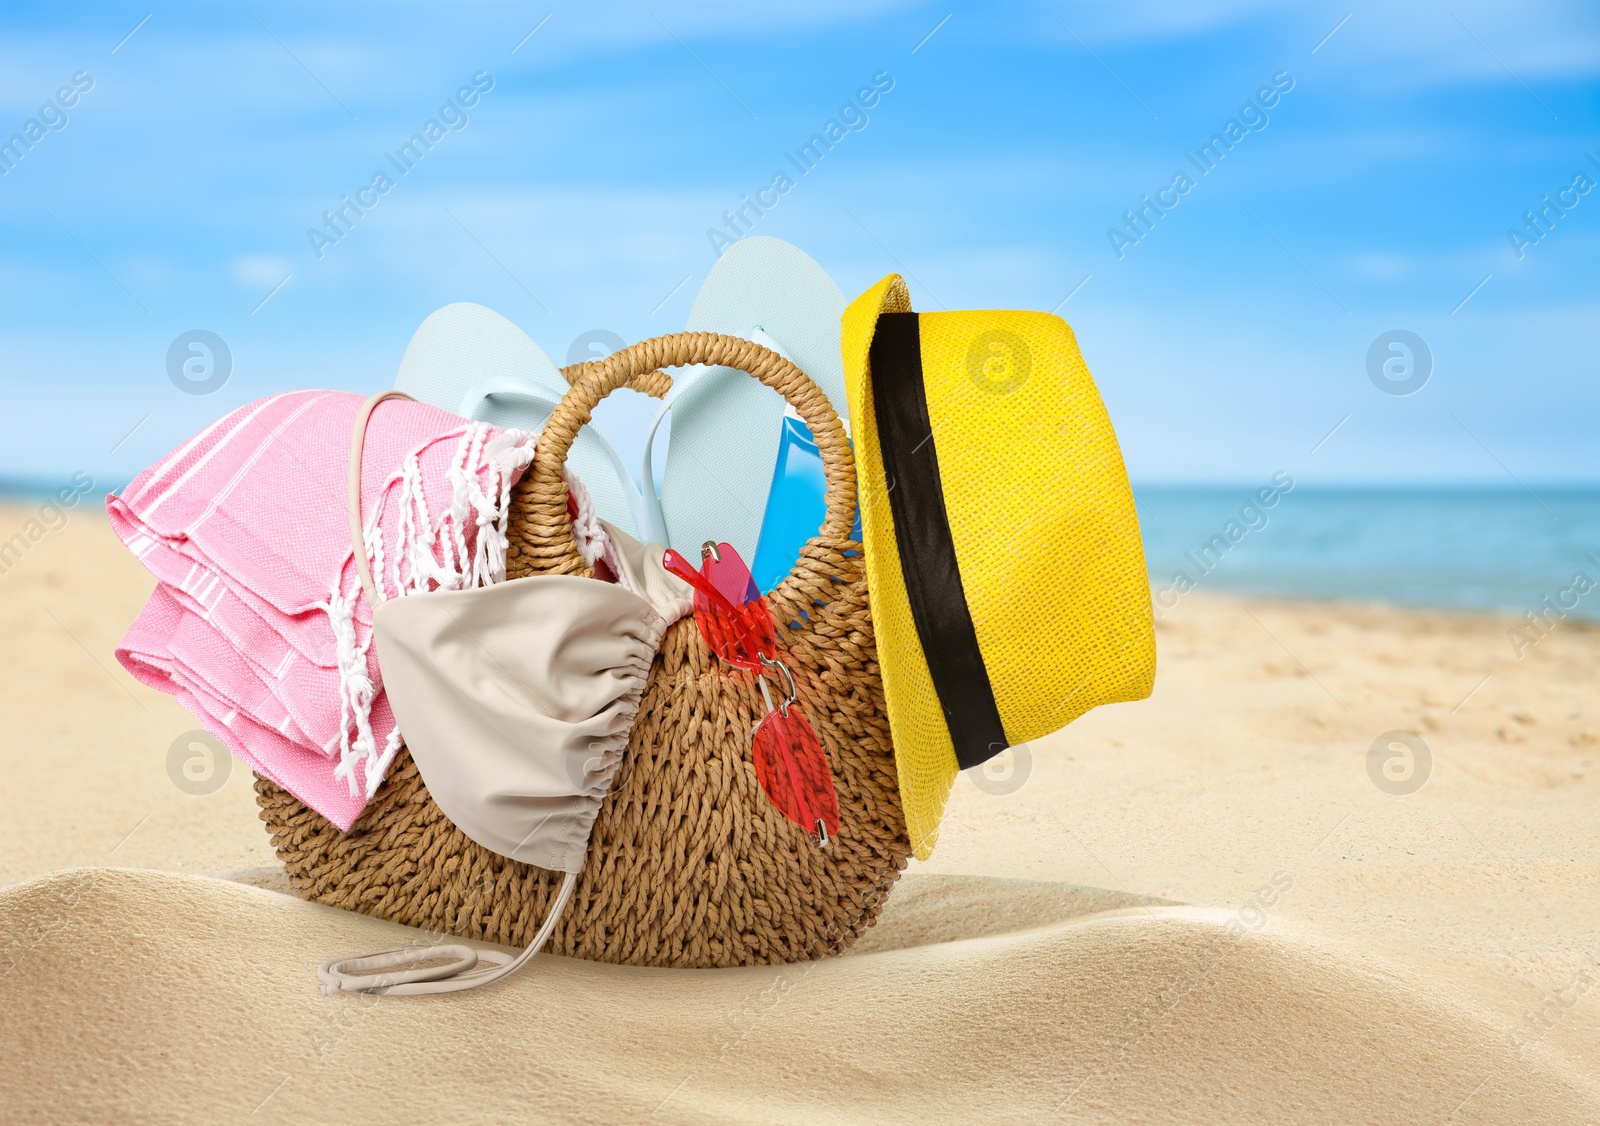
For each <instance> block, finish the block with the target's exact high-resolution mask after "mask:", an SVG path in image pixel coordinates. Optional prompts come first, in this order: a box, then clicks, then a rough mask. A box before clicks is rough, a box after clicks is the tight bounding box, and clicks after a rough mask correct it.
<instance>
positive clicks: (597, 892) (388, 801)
mask: <svg viewBox="0 0 1600 1126" xmlns="http://www.w3.org/2000/svg"><path fill="white" fill-rule="evenodd" d="M690 363H704V364H711V365H726V366H728V367H733V368H738V369H741V370H744V371H748V372H749V373H750V374H751V375H753V376H755V377H756V378H757V379H760V380H761V381H762V382H763V383H765V384H767V385H768V386H770V387H772V388H774V389H775V390H777V391H778V392H779V393H780V394H783V395H784V396H785V397H786V398H787V399H788V400H789V401H790V402H791V403H793V404H794V406H795V408H796V410H798V411H799V413H800V415H801V417H802V418H804V419H805V420H806V422H807V424H808V425H809V426H810V427H811V430H812V433H813V434H814V435H815V436H816V438H817V444H818V448H819V449H820V451H821V453H822V458H823V462H824V464H825V465H826V467H827V470H828V494H827V508H828V511H827V519H826V521H825V523H824V525H823V528H822V531H821V534H820V535H818V536H817V537H816V538H814V539H812V540H811V541H809V542H808V543H807V544H806V546H805V548H804V550H803V552H802V554H801V558H800V560H799V561H798V563H797V564H796V566H795V568H794V570H793V572H791V574H790V575H789V577H788V578H786V579H785V580H784V581H783V582H782V583H781V584H780V585H779V586H778V588H777V589H776V590H774V591H773V592H772V593H771V594H770V595H768V597H767V601H768V605H769V606H770V607H771V608H772V612H773V617H774V618H775V619H776V620H777V622H778V623H779V644H780V646H781V647H782V648H783V650H784V652H783V653H782V656H783V659H784V660H785V661H786V662H787V663H788V665H789V667H790V669H791V670H792V671H793V672H794V676H795V680H796V682H797V684H798V687H799V693H800V702H801V704H802V706H803V707H804V708H805V711H806V714H807V716H808V717H809V718H810V719H811V722H812V724H813V725H814V726H815V728H816V730H817V734H818V735H819V736H820V737H821V740H822V744H823V749H824V751H825V752H826V753H827V756H828V761H829V764H830V766H831V767H832V770H833V776H834V782H835V785H836V787H837V789H838V795H839V810H840V814H841V823H840V830H839V834H838V836H837V837H835V838H834V839H833V841H832V842H831V843H830V844H829V845H828V846H827V847H826V848H824V849H819V848H817V847H816V846H815V845H814V844H812V843H811V841H810V839H809V838H808V837H807V836H806V834H805V832H804V831H803V830H801V829H800V828H799V827H797V826H795V825H794V824H792V823H791V822H789V821H788V820H786V819H785V818H784V817H783V815H782V814H780V813H779V812H778V811H777V809H776V808H775V807H773V805H772V804H771V802H769V801H768V800H767V798H766V796H765V794H763V793H762V791H761V788H760V785H759V783H758V782H757V781H756V775H755V767H754V765H753V763H752V760H751V742H750V732H751V730H752V728H753V727H754V725H755V724H756V722H757V721H758V720H759V719H760V718H761V716H762V715H763V714H764V708H763V705H762V701H761V694H760V689H759V688H758V686H757V685H756V684H755V682H754V681H753V680H752V679H751V678H750V677H749V676H748V675H747V674H742V673H738V672H736V671H734V670H731V669H729V668H727V667H726V666H723V665H721V664H720V663H719V662H718V660H717V659H716V657H715V656H714V655H713V654H712V653H711V652H710V650H709V649H707V647H706V645H705V643H704V641H702V640H701V637H700V631H699V629H698V627H697V626H696V625H695V623H694V621H693V620H692V618H686V619H684V620H683V621H680V622H678V623H676V624H675V625H673V626H672V627H671V628H670V629H669V630H668V631H667V634H666V637H665V638H664V639H663V641H662V646H661V651H660V653H659V654H658V655H657V657H656V660H655V663H654V665H653V666H652V668H651V671H650V678H649V681H648V683H647V686H646V689H645V694H644V701H643V704H642V705H641V707H640V709H639V715H638V719H637V721H636V723H635V725H634V728H633V732H632V735H631V738H630V740H629V743H628V751H627V755H626V757H625V758H624V760H623V765H622V767H621V769H620V770H619V772H618V776H617V779H616V781H615V782H614V784H613V786H612V790H611V793H610V795H609V796H608V797H607V798H606V800H605V802H604V803H603V804H602V806H601V808H600V814H599V817H598V818H597V819H596V821H595V826H594V834H593V836H592V837H591V839H590V843H589V852H588V857H587V860H586V862H585V865H584V869H583V872H582V874H581V875H580V876H579V877H578V884H577V888H576V891H575V893H574V896H573V899H572V902H571V904H569V905H568V907H567V910H566V912H565V914H564V915H563V916H562V918H561V921H560V923H559V924H558V926H557V928H556V931H555V933H554V935H553V936H552V937H551V940H550V945H549V947H548V948H549V949H550V950H551V951H552V952H554V953H557V954H564V955H569V956H574V957H580V958H588V959H591V960H594V961H601V962H616V963H626V964H630V965H648V966H677V967H691V966H692V967H714V966H740V965H759V964H771V963H781V962H794V961H802V960H807V959H813V958H819V957H824V956H827V955H831V954H837V953H839V952H840V951H842V950H844V949H846V948H847V947H849V946H850V945H851V943H853V942H854V941H855V939H856V938H857V936H859V935H860V934H861V932H862V931H863V930H865V929H866V928H867V927H868V926H871V925H872V923H873V922H874V921H875V920H876V919H877V915H878V912H879V911H880V910H881V909H882V907H883V903H884V901H885V900H886V899H887V898H888V895H889V891H890V889H891V888H892V886H893V884H894V881H895V880H896V879H897V878H898V877H899V874H900V872H901V870H902V869H904V867H905V865H906V861H907V858H908V857H909V855H910V852H911V846H910V842H909V840H908V839H907V837H906V829H905V822H904V819H903V817H902V815H901V811H900V797H899V791H898V788H897V783H896V776H895V765H894V758H893V755H892V751H891V746H890V741H889V724H888V719H887V714H886V711H885V707H884V699H883V686H882V681H881V679H880V677H879V673H878V665H877V655H876V652H875V650H874V647H873V634H872V619H871V614H870V612H869V610H868V606H867V585H866V577H865V573H864V570H863V565H862V555H861V545H860V544H858V543H856V542H854V541H852V540H851V539H850V529H851V524H852V522H853V519H854V512H855V467H854V463H853V461H852V459H851V454H850V447H849V444H848V442H847V440H846V438H845V435H844V430H843V427H842V426H841V424H840V422H839V419H838V416H837V415H836V414H835V413H834V411H833V409H832V407H831V406H830V405H829V403H828V400H827V397H826V396H825V395H823V394H822V392H821V391H819V390H818V389H817V387H816V386H815V385H814V384H813V383H812V382H811V380H810V379H809V378H807V377H806V376H805V374H804V373H802V372H801V371H800V370H799V369H798V368H796V367H795V366H794V365H793V364H791V363H789V362H788V361H787V360H784V359H783V358H782V357H781V356H778V355H777V354H776V353H773V352H770V351H768V350H767V349H765V348H762V347H760V346H759V345H756V344H753V343H751V342H749V341H746V340H740V339H738V338H735V337H727V336H720V335H717V334H714V333H676V334H673V335H671V336H664V337H658V338H656V339H654V340H647V341H643V342H641V343H639V344H635V345H633V346H632V347H630V348H627V349H624V350H622V351H620V352H618V353H616V354H615V355H613V356H611V357H608V358H607V359H605V360H601V361H595V362H591V363H586V364H579V365H575V366H574V367H571V368H568V369H566V370H565V371H564V372H563V374H564V375H566V377H567V379H568V381H569V382H571V383H572V384H573V386H572V388H571V390H569V391H568V393H567V395H566V398H565V399H564V400H563V401H562V404H561V405H560V407H558V408H557V410H556V411H555V412H554V413H553V414H552V415H551V417H550V420H549V422H548V423H547V424H546V426H545V429H544V431H543V433H542V435H541V437H540V441H539V447H538V451H537V453H536V454H535V457H534V463H533V465H532V467H531V468H530V470H529V472H528V474H527V475H526V476H525V477H524V478H523V480H522V482H521V483H520V484H519V485H518V486H517V489H516V491H515V494H514V505H513V512H512V523H511V529H510V540H511V544H510V551H509V563H508V574H509V577H510V578H512V579H516V578H522V577H524V576H528V575H536V574H551V573H567V574H588V573H589V571H588V569H587V567H586V566H585V564H584V562H583V559H582V557H581V556H580V555H579V554H578V551H577V547H576V545H575V544H574V543H573V540H572V529H571V525H570V523H569V521H568V519H567V515H566V513H567V496H566V486H565V484H564V483H563V482H562V479H561V470H562V465H563V463H564V461H565V459H566V454H567V450H568V449H569V448H570V447H571V444H572V440H573V438H574V437H575V436H576V434H577V432H578V429H579V427H581V426H583V425H584V424H585V423H587V422H588V421H589V417H590V413H591V412H592V411H593V409H594V405H595V404H596V403H597V402H598V401H599V400H600V399H601V398H603V397H604V396H605V395H607V394H609V393H610V392H611V391H612V390H615V389H616V388H617V387H622V386H629V387H632V388H634V389H635V390H638V391H643V392H644V393H646V394H649V395H654V396H657V397H660V396H662V395H664V394H665V393H666V391H667V390H668V389H669V388H670V386H671V379H670V378H669V377H668V376H667V375H666V374H665V373H664V372H663V371H662V370H660V369H662V368H666V367H677V366H681V365H684V364H690ZM256 795H257V802H258V804H259V805H260V807H261V818H262V820H263V821H265V822H266V824H267V828H268V831H269V832H270V833H271V836H272V842H273V845H274V847H275V848H276V849H277V852H278V856H279V858H280V859H282V861H283V863H284V866H285V867H286V869H287V870H288V873H289V879H290V882H291V883H292V885H293V886H294V888H295V889H296V890H297V891H298V892H299V893H300V894H301V895H303V896H305V897H307V898H310V899H314V900H317V901H318V902H321V903H326V904H329V905H331V906H335V907H343V908H346V909H349V910H353V911H360V912H362V913H364V914H368V915H375V916H377V917H379V918H383V919H390V920H393V921H395V922H399V923H406V924H409V925H411V926H416V927H420V928H423V929H425V930H429V931H432V932H436V933H438V934H441V935H454V936H458V937H462V938H471V939H479V940H482V941H487V942H497V943H502V944H505V945H508V946H522V945H526V943H527V942H528V940H529V938H530V937H531V936H532V935H533V933H534V931H535V930H537V929H538V927H539V925H540V923H541V922H542V921H543V919H544V917H545V913H546V910H547V908H548V907H549V904H550V901H551V900H552V899H553V898H554V895H555V892H556V890H557V888H558V887H559V885H560V880H561V876H560V874H559V873H551V872H547V871H545V870H543V869H539V868H533V867H530V866H528V865H525V864H520V863H518V862H516V861H512V860H507V859H505V858H504V857H501V856H498V855H496V854H495V853H492V852H490V851H489V850H487V849H485V848H483V847H482V846H480V845H478V844H476V843H474V842H473V841H471V840H470V839H468V838H467V837H466V836H465V835H464V834H463V833H462V832H461V831H460V830H459V829H457V828H456V827H455V825H453V824H452V823H451V822H450V821H449V819H448V818H446V817H445V816H444V814H443V813H441V812H440V810H439V808H438V806H437V805H435V804H434V802H433V799H432V798H431V797H430V796H429V794H428V790H427V787H426V786H425V785H424V784H423V781H422V778H421V776H420V775H419V774H418V772H417V769H416V766H415V764H414V763H413V762H412V761H411V758H410V755H409V754H408V753H407V752H406V751H404V750H402V751H401V752H400V755H399V756H398V758H397V759H396V760H395V765H394V767H393V769H392V770H391V772H390V774H389V777H388V779H387V781H386V782H385V783H384V785H383V787H382V788H381V789H380V790H379V791H378V793H377V795H376V797H375V798H374V799H373V801H372V802H371V804H370V805H369V806H368V807H367V809H366V811H365V812H364V813H363V814H362V816H361V818H360V819H359V820H358V821H357V822H356V823H355V825H354V826H353V827H352V828H351V830H350V832H349V833H344V834H341V833H340V832H339V831H338V830H337V829H335V828H334V827H333V826H332V825H331V824H329V823H328V822H327V821H326V820H324V819H323V818H322V817H320V816H319V815H318V814H316V813H315V812H313V811H312V810H310V809H308V808H306V807H305V806H304V805H302V804H301V803H300V802H299V801H297V800H296V799H295V798H294V797H293V796H292V795H291V794H289V793H287V792H286V791H284V790H281V789H279V788H278V787H276V786H274V785H273V784H272V783H270V782H268V781H267V780H265V779H263V778H261V777H259V776H258V777H257V778H256Z"/></svg>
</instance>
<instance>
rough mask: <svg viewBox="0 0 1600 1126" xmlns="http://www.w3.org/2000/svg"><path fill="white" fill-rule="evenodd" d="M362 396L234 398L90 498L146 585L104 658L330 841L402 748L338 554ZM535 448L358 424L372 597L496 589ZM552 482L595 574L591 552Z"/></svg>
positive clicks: (346, 545)
mask: <svg viewBox="0 0 1600 1126" xmlns="http://www.w3.org/2000/svg"><path fill="white" fill-rule="evenodd" d="M363 401H364V397H363V396H360V395H355V394H350V393H347V392H338V391H294V392H288V393H286V394H281V395H273V396H271V397H269V398H266V399H261V400H258V401H257V402H254V403H250V404H248V405H246V406H243V407H240V408H239V409H238V410H236V411H234V412H233V413H231V414H229V415H228V416H227V417H225V418H223V419H222V420H220V421H219V422H217V423H215V424H213V425H212V426H210V427H208V428H207V429H206V430H204V431H202V432H201V433H200V434H199V435H197V436H196V437H195V438H193V439H192V440H190V441H189V442H186V443H185V444H184V445H182V446H180V447H179V448H178V449H176V450H174V451H173V452H172V453H170V454H168V455H167V456H166V457H164V458H162V459H161V460H160V461H158V462H156V464H155V465H153V466H151V467H150V468H149V469H147V470H145V471H144V472H143V473H141V474H139V476H138V477H136V478H134V480H133V481H132V482H131V483H130V484H129V485H128V487H127V488H126V489H124V490H123V491H122V494H121V495H120V496H110V497H107V498H106V507H107V510H108V512H109V514H110V517H111V525H112V527H113V529H115V531H116V533H117V535H118V536H119V537H121V539H122V541H123V543H125V544H126V545H127V546H128V548H129V549H130V550H131V551H132V552H133V553H134V554H135V555H136V556H138V557H139V559H140V560H141V561H142V562H143V563H144V565H145V566H146V567H148V568H149V569H150V570H151V572H153V573H154V574H155V576H156V577H157V578H158V579H159V580H160V584H159V585H158V586H157V588H156V591H155V593H154V594H153V595H152V596H151V597H150V601H149V602H148V603H147V604H146V605H145V608H144V610H143V612H142V613H141V614H140V615H139V617H138V619H137V620H136V621H135V622H134V624H133V626H132V628H130V629H129V631H128V633H127V636H125V637H124V638H123V640H122V644H121V645H120V646H119V647H118V648H117V659H118V660H119V661H121V662H122V665H123V667H124V668H126V669H127V670H128V672H129V673H131V674H132V675H133V676H134V677H136V678H137V679H139V680H140V681H142V682H144V683H145V684H148V685H150V686H151V687H153V688H158V689H160V690H162V691H164V692H170V693H172V694H173V695H175V696H176V697H177V698H178V700H179V702H180V703H182V704H183V706H184V707H186V708H188V709H189V711H191V712H193V713H194V714H195V715H196V716H197V717H199V719H200V722H201V724H202V725H203V726H204V727H205V729H206V730H207V731H209V732H211V734H213V735H215V736H216V737H217V738H218V739H220V740H221V741H222V742H223V744H224V745H225V746H227V747H228V749H229V750H230V751H232V752H233V753H234V754H235V755H236V756H238V757H239V758H240V759H241V760H243V761H244V762H245V763H246V764H247V765H248V766H249V767H250V768H251V769H252V770H255V771H257V772H259V773H260V774H262V775H263V776H265V777H267V778H269V779H271V780H272V781H273V782H275V783H277V784H278V785H279V786H282V787H283V788H284V789H286V790H288V791H289V792H290V793H292V794H294V795H295V796H296V797H297V798H299V799H300V800H301V801H303V802H305V803H306V804H307V805H308V806H310V807H311V808H313V809H315V810H316V811H317V812H319V813H321V814H322V815H323V816H324V817H327V818H328V819H329V820H330V821H332V822H333V823H334V824H336V825H338V826H339V828H341V829H348V828H349V827H350V826H351V824H352V823H354V821H355V819H356V818H357V817H358V816H359V815H360V813H361V811H362V809H363V808H365V806H366V804H367V802H368V800H369V799H370V798H371V797H372V795H373V794H374V793H375V792H376V791H377V788H378V786H379V785H380V784H381V783H382V781H383V777H384V774H385V773H386V772H387V770H388V768H389V765H390V763H391V762H392V760H393V758H394V756H395V754H396V752H397V751H398V750H399V748H400V746H401V743H402V741H403V736H402V735H401V733H400V732H399V731H398V730H397V729H396V726H395V720H394V715H393V713H392V712H391V711H390V709H389V705H388V701H387V699H386V698H385V696H384V693H383V681H382V676H381V670H380V669H379V668H378V664H377V658H376V654H375V653H374V652H373V651H372V645H371V638H372V609H371V607H370V606H368V605H367V602H366V597H365V596H364V595H363V594H362V592H361V584H360V582H359V580H358V579H357V577H356V572H355V565H354V561H353V557H352V552H351V545H350V526H349V517H348V489H349V484H348V481H349V464H350V433H351V428H352V425H353V423H354V420H355V415H356V412H357V411H358V410H359V409H360V408H361V405H362V402H363ZM534 437H535V436H534V435H533V434H531V433H529V432H527V431H521V430H500V429H497V428H495V427H492V426H489V425H487V424H485V423H478V422H470V423H469V422H466V421H465V420H463V419H461V418H458V417H456V416H455V415H452V414H449V413H447V412H445V411H442V410H439V409H437V408H435V407H431V406H427V405H425V404H423V403H415V402H408V401H405V400H391V401H388V402H385V403H383V404H381V405H380V406H379V407H378V408H377V410H376V411H374V412H373V416H372V420H371V424H370V425H369V427H368V430H367V436H366V443H365V447H364V449H365V453H364V456H363V458H362V479H361V497H362V502H361V511H362V517H363V522H364V523H365V525H366V541H367V545H368V551H369V553H370V563H371V566H372V572H373V576H374V579H375V580H376V582H377V584H378V587H379V591H380V596H381V597H396V596H400V595H406V594H412V593H416V592H421V591H429V590H450V589H462V588H468V587H472V586H478V585H484V584H487V583H492V582H499V581H501V580H502V579H504V577H505V551H506V538H505V527H504V523H505V519H506V512H507V507H508V502H509V499H510V490H511V486H512V485H513V484H515V483H516V481H517V479H518V478H519V477H520V476H521V474H522V472H523V470H524V469H525V468H526V466H527V465H528V463H529V461H530V460H531V459H532V456H533V444H534ZM568 485H569V488H570V489H571V491H572V494H573V496H574V498H575V500H576V501H577V505H576V507H577V508H578V509H579V519H578V520H576V521H575V525H576V530H577V531H578V533H579V535H578V539H579V544H580V547H581V548H582V549H583V551H584V554H585V556H586V557H588V558H589V559H590V561H591V562H593V561H594V560H595V559H596V558H599V557H601V556H602V555H604V554H609V550H608V549H609V544H608V543H607V542H606V539H605V535H604V533H603V532H601V531H600V530H599V524H598V521H597V520H596V519H595V517H594V514H593V510H592V506H591V505H590V504H589V503H588V498H587V497H586V496H585V495H584V494H583V490H582V486H581V485H579V484H578V483H577V482H576V480H575V479H574V478H572V477H571V476H569V477H568Z"/></svg>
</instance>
